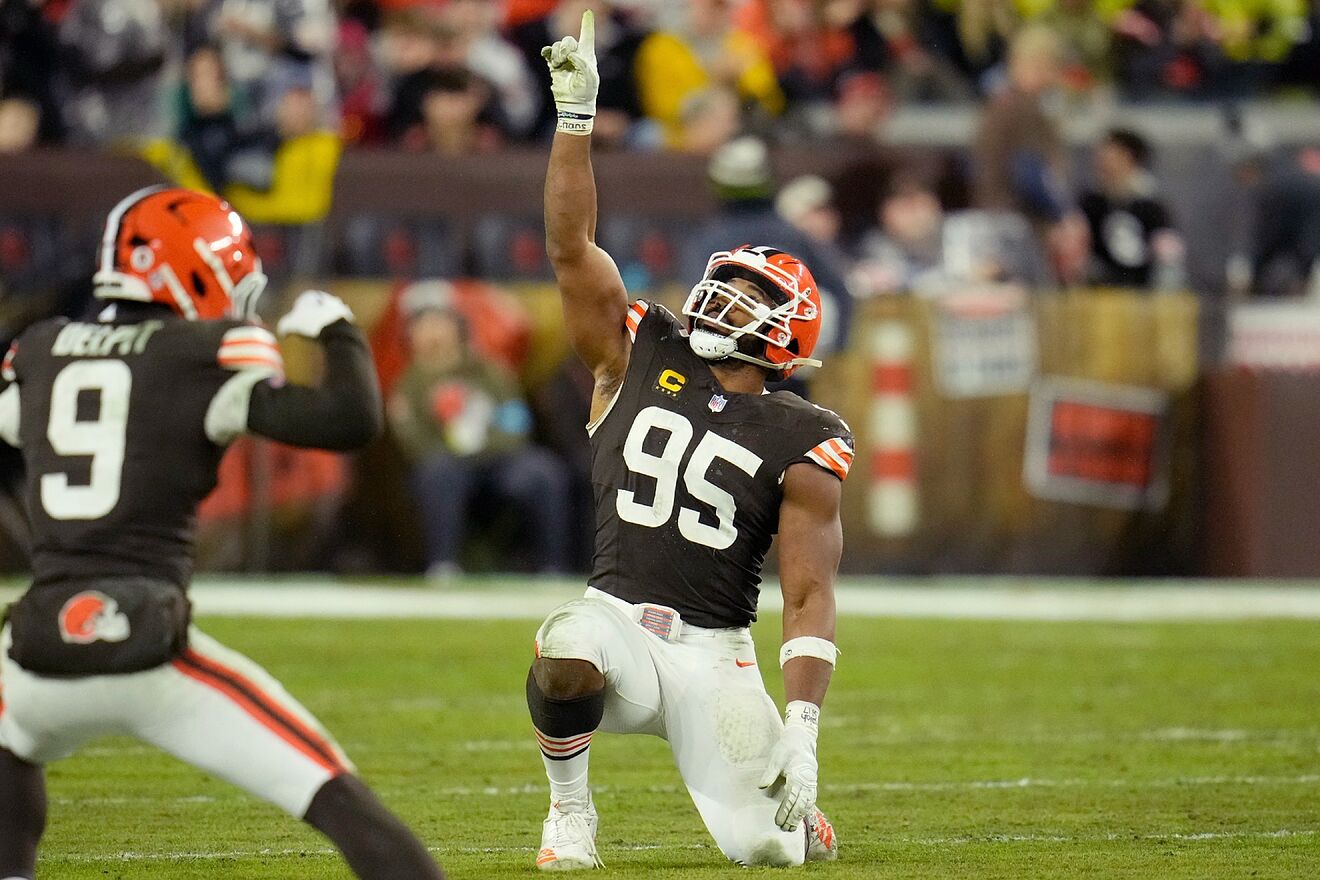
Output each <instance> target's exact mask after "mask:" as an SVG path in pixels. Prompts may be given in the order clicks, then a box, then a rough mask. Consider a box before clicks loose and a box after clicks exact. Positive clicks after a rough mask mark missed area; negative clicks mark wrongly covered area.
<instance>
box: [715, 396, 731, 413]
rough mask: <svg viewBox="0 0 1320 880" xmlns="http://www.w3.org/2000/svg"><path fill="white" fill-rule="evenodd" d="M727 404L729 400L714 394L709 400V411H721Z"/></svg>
mask: <svg viewBox="0 0 1320 880" xmlns="http://www.w3.org/2000/svg"><path fill="white" fill-rule="evenodd" d="M728 402H729V399H728V398H727V397H725V396H724V395H723V394H716V395H714V396H713V397H711V399H710V411H711V412H720V411H721V410H723V409H724V407H725V405H726V404H728Z"/></svg>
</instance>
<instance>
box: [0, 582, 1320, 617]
mask: <svg viewBox="0 0 1320 880" xmlns="http://www.w3.org/2000/svg"><path fill="white" fill-rule="evenodd" d="M476 583H479V582H473V581H467V582H464V586H463V587H462V588H461V589H457V590H448V589H439V588H428V587H426V586H423V585H421V582H418V584H419V585H418V586H415V587H397V586H379V585H378V584H373V583H372V582H369V581H368V582H356V583H355V582H352V581H345V580H333V579H319V578H318V579H312V578H299V579H277V580H272V581H263V580H261V579H251V580H235V579H218V578H216V579H213V578H207V579H202V580H200V581H198V583H197V584H196V585H195V586H194V587H193V589H192V598H193V602H194V605H195V607H196V610H197V613H198V614H199V615H202V616H206V615H212V616H235V617H252V616H255V617H306V618H342V619H359V618H360V619H367V618H386V619H407V618H417V619H454V620H493V619H510V620H513V619H517V620H539V619H541V618H543V617H544V616H545V615H546V614H547V613H549V612H550V611H551V610H552V609H553V608H555V607H556V606H557V605H559V604H561V603H563V602H565V601H568V600H569V599H573V598H576V597H578V596H580V595H581V594H582V589H583V585H582V583H581V582H573V581H565V580H553V581H534V580H527V579H524V580H522V581H520V582H517V584H516V585H513V586H511V585H510V582H509V581H507V580H495V581H492V583H491V586H490V587H485V588H482V587H479V586H474V584H476ZM14 593H15V591H14V590H13V589H9V590H0V598H6V597H10V596H12V595H14ZM838 606H839V611H840V612H841V613H843V614H847V615H854V616H859V617H922V618H967V619H977V620H1040V621H1054V620H1057V621H1070V620H1077V621H1085V620H1094V621H1141V620H1243V619H1248V618H1295V619H1304V620H1320V585H1317V584H1316V583H1315V582H1312V581H1302V582H1297V583H1296V584H1290V583H1288V582H1274V581H1246V582H1234V581H1227V582H1214V581H1145V582H1130V581H1129V582H1121V585H1115V582H1107V581H1073V582H1069V581H1062V582H1061V581H1059V580H1045V579H1040V580H1031V579H1009V578H1001V577H996V578H953V579H936V580H931V581H913V580H911V579H907V580H898V579H871V580H865V581H861V580H845V581H844V583H843V584H842V585H841V586H840V587H839V588H838ZM761 607H762V609H763V610H765V611H769V612H774V611H778V610H780V608H781V607H782V602H781V599H780V596H779V591H778V589H777V588H776V586H775V585H774V584H767V586H766V588H765V589H763V590H762V594H761Z"/></svg>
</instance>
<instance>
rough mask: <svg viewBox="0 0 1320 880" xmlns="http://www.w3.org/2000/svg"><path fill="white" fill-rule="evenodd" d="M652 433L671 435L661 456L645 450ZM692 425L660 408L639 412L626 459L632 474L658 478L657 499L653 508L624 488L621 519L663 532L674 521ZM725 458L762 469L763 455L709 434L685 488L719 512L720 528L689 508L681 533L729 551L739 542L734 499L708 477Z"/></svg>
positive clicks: (686, 474) (752, 470) (682, 515)
mask: <svg viewBox="0 0 1320 880" xmlns="http://www.w3.org/2000/svg"><path fill="white" fill-rule="evenodd" d="M652 429H659V430H661V431H664V432H665V433H666V435H667V436H666V437H665V442H664V448H663V449H661V450H660V454H659V455H656V454H655V453H652V452H647V451H646V450H645V449H643V448H642V447H643V446H644V444H645V443H646V438H647V437H649V436H650V434H651V431H652ZM692 433H693V430H692V423H691V422H690V421H688V420H687V418H685V417H684V416H682V415H680V414H679V413H676V412H671V411H670V410H667V409H661V408H660V407H658V406H648V407H647V408H646V409H644V410H642V411H641V412H639V413H638V414H637V418H636V419H635V420H634V421H633V425H632V428H631V429H629V431H628V437H627V439H626V440H624V442H623V461H624V463H625V464H627V465H628V470H630V471H632V472H633V473H635V474H641V475H643V476H647V477H651V478H652V479H654V480H655V495H654V496H653V497H652V498H651V503H650V504H641V503H639V502H638V501H637V493H635V492H633V491H632V490H631V489H620V490H619V495H618V500H617V502H616V504H615V507H616V509H617V510H618V512H619V518H620V519H622V520H624V521H626V522H630V523H634V524H635V525H639V526H646V527H647V528H652V529H654V528H659V527H660V526H662V525H664V524H665V523H667V522H669V518H670V517H671V516H672V515H673V513H674V498H675V495H676V492H677V489H678V471H679V465H680V464H681V463H682V461H683V455H684V453H686V452H687V449H688V446H690V445H691V443H692ZM716 459H722V460H724V461H726V462H728V463H729V464H731V465H733V466H734V467H736V468H738V469H739V470H741V471H742V472H743V473H745V474H747V476H749V477H755V476H756V472H757V470H759V469H760V467H761V457H760V456H758V455H757V454H756V453H754V452H752V451H751V450H749V449H746V448H745V447H742V446H739V445H738V444H737V443H734V442H733V441H732V440H728V439H726V438H724V437H721V436H720V435H719V434H715V433H712V432H709V431H708V432H707V433H706V434H705V435H704V436H703V437H702V438H701V440H700V441H699V442H698V443H697V447H696V449H694V450H693V451H692V458H691V459H689V460H688V465H687V469H686V470H684V471H683V485H684V486H685V487H686V488H687V491H688V494H689V495H691V496H692V497H693V498H695V499H697V500H698V501H701V502H704V503H706V504H708V505H710V507H711V508H712V509H713V510H714V511H715V518H716V520H717V522H718V525H714V526H710V525H707V524H705V523H703V522H702V521H701V514H700V512H699V511H696V510H693V509H691V508H688V507H683V508H680V509H679V511H678V531H679V533H680V534H682V535H683V537H685V538H687V539H688V540H689V541H691V542H692V543H694V544H701V545H702V546H705V547H712V548H714V549H716V550H724V549H726V548H728V547H730V546H731V545H732V544H733V542H734V541H735V540H737V538H738V529H737V528H736V527H735V526H734V524H733V516H734V513H735V512H736V510H737V508H736V505H735V503H734V500H733V496H732V495H730V494H729V493H728V492H726V491H725V490H723V489H721V488H720V487H719V486H716V485H715V484H714V483H712V482H710V480H709V479H708V477H709V472H710V468H711V465H713V464H714V463H715V460H716Z"/></svg>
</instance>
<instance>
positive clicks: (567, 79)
mask: <svg viewBox="0 0 1320 880" xmlns="http://www.w3.org/2000/svg"><path fill="white" fill-rule="evenodd" d="M541 57H542V58H544V59H545V63H546V64H547V65H548V66H549V67H550V92H551V93H552V94H553V95H554V96H555V109H557V110H558V111H559V130H560V131H562V132H567V133H568V134H591V127H592V124H593V122H594V120H595V118H596V94H597V92H599V91H600V73H599V72H598V71H597V70H596V18H595V16H594V15H593V14H592V12H591V10H590V9H588V10H587V11H586V12H584V13H582V31H581V33H580V35H579V36H578V37H576V38H574V37H564V38H563V39H562V40H556V41H555V43H554V45H551V46H546V47H545V48H544V49H542V50H541Z"/></svg>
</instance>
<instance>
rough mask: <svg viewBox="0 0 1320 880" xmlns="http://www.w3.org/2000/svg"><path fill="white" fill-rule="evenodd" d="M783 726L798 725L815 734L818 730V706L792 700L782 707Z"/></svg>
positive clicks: (804, 701)
mask: <svg viewBox="0 0 1320 880" xmlns="http://www.w3.org/2000/svg"><path fill="white" fill-rule="evenodd" d="M784 725H785V726H788V725H800V726H802V727H805V728H807V729H808V730H810V731H811V732H812V733H813V734H814V733H816V732H817V731H818V730H820V706H817V705H816V704H815V703H809V702H807V701H806V700H793V701H792V702H790V703H789V704H788V705H787V706H785V707H784Z"/></svg>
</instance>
